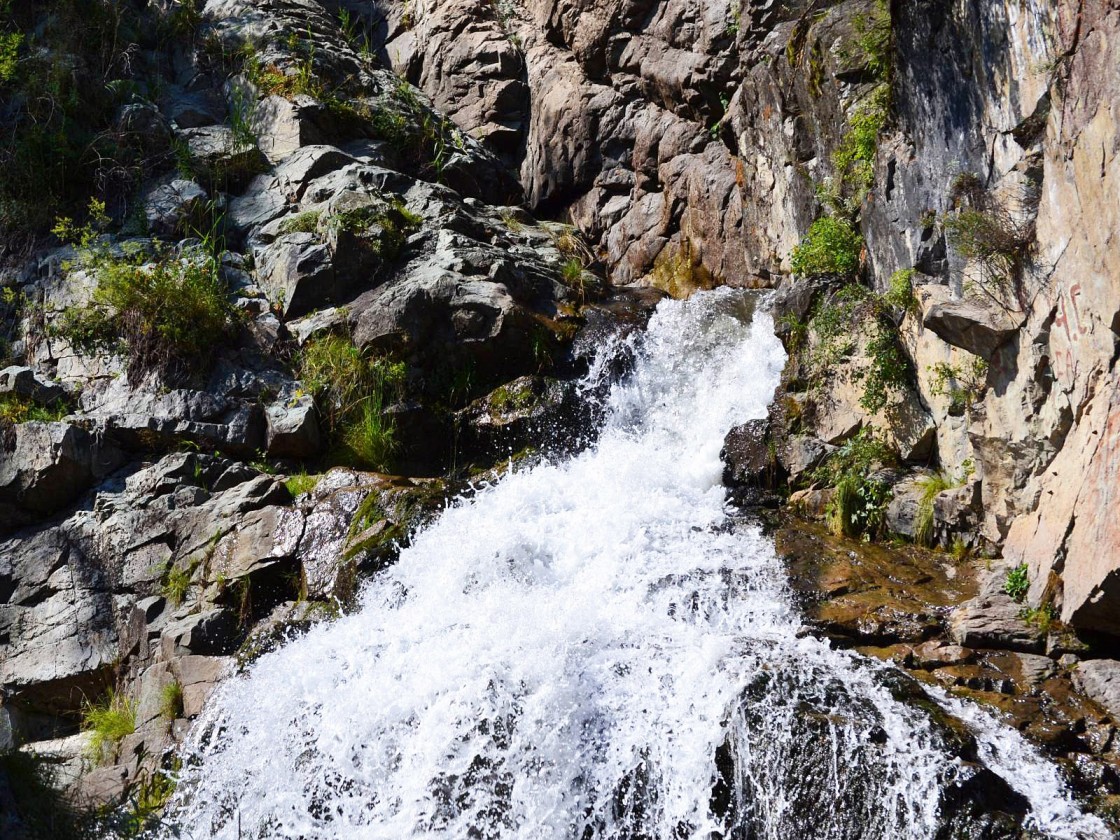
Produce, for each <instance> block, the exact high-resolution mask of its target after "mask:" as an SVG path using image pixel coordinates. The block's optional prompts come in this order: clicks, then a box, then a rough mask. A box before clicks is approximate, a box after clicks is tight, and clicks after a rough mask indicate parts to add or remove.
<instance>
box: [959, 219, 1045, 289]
mask: <svg viewBox="0 0 1120 840" xmlns="http://www.w3.org/2000/svg"><path fill="white" fill-rule="evenodd" d="M945 230H946V232H947V233H948V235H949V241H950V243H952V245H953V247H955V248H956V249H957V253H959V254H960V255H961V256H962V257H964V258H965V259H970V260H976V261H978V262H979V263H980V264H981V265H982V266H983V267H984V268H985V269H986V271H987V272H988V273H989V274H990V275H991V276H992V277H993V278H995V279H998V280H1006V279H1010V278H1011V277H1012V276H1013V275H1015V274H1016V273H1017V272H1018V270H1019V269H1020V268H1021V267H1022V265H1023V264H1024V262H1025V260H1026V255H1027V251H1028V249H1029V248H1030V246H1031V242H1032V241H1033V239H1034V230H1033V227H1030V226H1025V225H1019V224H1016V223H1015V222H1014V221H1013V220H1012V219H1011V218H1010V217H1009V216H1008V215H1007V214H1005V213H998V212H996V211H993V210H977V209H973V208H968V209H964V210H961V211H959V212H958V213H956V214H954V215H951V216H949V217H948V218H947V219H945Z"/></svg>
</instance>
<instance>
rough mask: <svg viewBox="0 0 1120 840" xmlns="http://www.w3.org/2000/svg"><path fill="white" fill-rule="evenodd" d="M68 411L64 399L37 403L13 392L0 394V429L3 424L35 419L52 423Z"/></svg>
mask: <svg viewBox="0 0 1120 840" xmlns="http://www.w3.org/2000/svg"><path fill="white" fill-rule="evenodd" d="M69 413H70V407H69V405H67V404H66V402H65V401H63V400H59V401H57V402H54V403H51V404H50V405H39V404H37V403H33V402H31V401H30V400H27V399H24V398H22V397H18V396H16V395H15V394H0V429H2V428H3V427H4V426H5V425H16V424H18V423H29V422H32V421H35V420H38V421H41V422H43V423H52V422H55V421H57V420H61V419H62V418H63V417H65V416H66V415H67V414H69Z"/></svg>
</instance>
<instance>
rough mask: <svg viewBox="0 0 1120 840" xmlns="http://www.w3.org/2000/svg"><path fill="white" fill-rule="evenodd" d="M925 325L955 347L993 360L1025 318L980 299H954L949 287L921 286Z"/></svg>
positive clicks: (920, 297)
mask: <svg viewBox="0 0 1120 840" xmlns="http://www.w3.org/2000/svg"><path fill="white" fill-rule="evenodd" d="M919 290H920V291H919V295H918V297H919V300H920V301H921V306H922V324H923V325H924V326H925V327H926V329H929V330H932V331H933V332H934V333H936V334H937V335H938V336H939V337H940V338H941V339H942V340H944V341H946V342H947V343H949V344H952V345H953V346H954V347H960V348H961V349H962V350H967V351H968V352H969V353H972V354H974V355H976V356H979V357H981V358H982V359H991V358H992V356H994V355H995V352H996V350H998V349H999V348H1000V347H1001V346H1002V345H1004V344H1006V343H1007V342H1008V341H1010V340H1011V338H1012V337H1013V336H1014V335H1015V334H1016V333H1017V332H1018V331H1019V328H1020V326H1022V322H1023V319H1022V318H1021V317H1020V318H1014V317H1013V316H1012V315H1011V313H1009V312H1008V311H1007V309H1006V308H1005V307H1002V306H1000V305H999V304H998V303H996V302H994V301H988V300H986V299H983V298H978V297H967V298H954V297H953V295H952V292H951V290H950V289H949V288H948V287H946V286H938V285H932V284H930V285H925V286H920V287H919Z"/></svg>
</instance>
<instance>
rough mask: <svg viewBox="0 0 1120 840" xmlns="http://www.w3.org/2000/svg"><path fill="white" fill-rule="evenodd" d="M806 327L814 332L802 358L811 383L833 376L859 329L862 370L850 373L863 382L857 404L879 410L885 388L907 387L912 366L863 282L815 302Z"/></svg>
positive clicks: (886, 395)
mask: <svg viewBox="0 0 1120 840" xmlns="http://www.w3.org/2000/svg"><path fill="white" fill-rule="evenodd" d="M809 330H810V331H811V332H812V333H813V335H814V336H815V338H816V342H815V344H814V346H813V349H812V351H811V352H810V354H809V355H808V358H807V360H806V361H807V367H808V371H809V379H810V383H811V386H812V387H820V386H821V385H823V384H824V383H825V382H826V381H828V380H830V379H831V377H833V376H835V373H836V366H837V365H838V364H839V363H841V362H842V361H843V360H844V359H846V358H848V357H849V356H850V355H851V354H852V353H854V352H855V351H856V348H857V337H858V336H859V335H860V333H863V334H865V335H866V336H867V340H866V344H865V347H864V349H865V351H866V353H867V357H868V366H867V368H866V370H857V371H855V372H854V373H853V378H854V379H856V380H857V381H862V383H863V393H862V395H861V396H860V405H861V406H862V407H863V408H865V409H866V410H867V411H869V412H872V413H876V412H879V411H882V410H883V409H884V408H885V407H886V405H887V403H888V401H889V398H890V394H891V392H894V391H902V390H904V389H905V388H907V387H909V385H910V382H911V380H912V378H913V371H912V366H911V363H910V359H909V357H908V356H907V355H906V354H905V352H904V351H903V349H902V346H901V345H900V343H899V337H898V330H897V328H896V327H895V325H894V322H893V320H892V319H891V317H890V314H889V312H888V310H887V308H886V305H885V304H884V303H883V300H882V299H881V298H879V297H878V296H876V295H874V294H872V293H871V292H870V291H869V290H868V289H866V288H864V287H863V286H860V285H858V284H856V283H849V284H847V285H845V286H842V287H841V288H840V289H838V290H837V291H836V292H835V293H834V294H833V295H832V296H831V297H829V298H827V299H826V300H825V301H823V302H822V303H820V304H819V305H818V306H817V308H816V311H815V312H814V314H813V317H812V319H811V320H810V322H809ZM792 336H793V333H791V338H792ZM791 346H792V345H791Z"/></svg>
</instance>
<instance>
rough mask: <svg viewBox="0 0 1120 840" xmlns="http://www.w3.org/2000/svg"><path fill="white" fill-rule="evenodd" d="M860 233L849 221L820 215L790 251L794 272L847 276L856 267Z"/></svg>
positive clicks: (855, 270) (859, 248)
mask: <svg viewBox="0 0 1120 840" xmlns="http://www.w3.org/2000/svg"><path fill="white" fill-rule="evenodd" d="M862 249H863V237H862V236H860V234H859V232H858V231H857V230H856V229H855V228H853V227H852V225H851V224H850V223H849V222H846V221H844V220H843V219H837V218H834V217H832V216H822V217H821V218H819V219H817V220H816V221H815V222H813V224H812V226H810V228H809V232H808V233H807V234H806V235H805V238H804V239H802V240H801V242H800V244H798V245H797V246H796V247H795V248H794V249H793V252H792V253H791V254H790V265H791V267H792V268H793V271H794V273H795V274H799V275H801V276H803V277H813V276H820V275H826V274H835V275H840V276H845V277H851V276H854V275H855V274H856V272H857V271H859V264H860V252H861V251H862Z"/></svg>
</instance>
